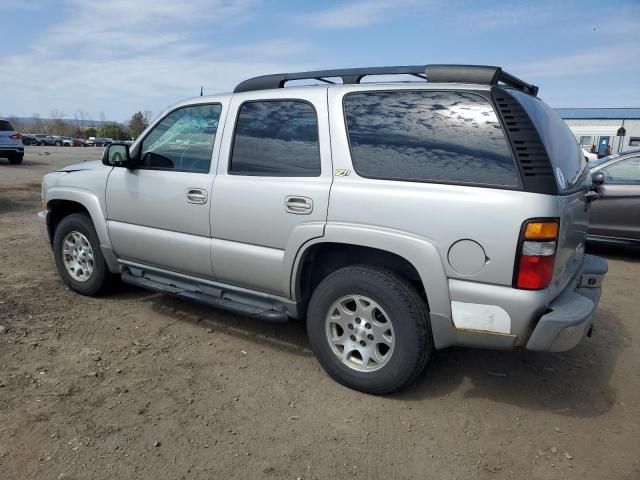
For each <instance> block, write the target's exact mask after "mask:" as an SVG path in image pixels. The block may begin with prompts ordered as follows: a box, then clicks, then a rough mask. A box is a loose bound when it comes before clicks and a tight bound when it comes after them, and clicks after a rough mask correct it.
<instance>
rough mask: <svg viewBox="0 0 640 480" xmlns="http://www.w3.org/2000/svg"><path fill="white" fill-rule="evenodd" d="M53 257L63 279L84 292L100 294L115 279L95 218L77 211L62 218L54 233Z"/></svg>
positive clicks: (70, 286) (73, 288)
mask: <svg viewBox="0 0 640 480" xmlns="http://www.w3.org/2000/svg"><path fill="white" fill-rule="evenodd" d="M53 256H54V258H55V261H56V267H57V268H58V272H59V273H60V276H61V277H62V281H63V282H64V283H65V285H68V286H69V288H71V289H72V290H75V291H76V292H78V293H81V294H82V295H97V294H98V293H100V292H102V291H103V290H104V289H105V288H106V287H107V286H108V284H109V283H110V281H111V274H110V273H109V270H108V267H107V264H106V262H105V260H104V257H103V256H102V250H101V249H100V241H99V240H98V234H97V233H96V230H95V228H94V227H93V223H92V222H91V219H90V218H89V217H88V216H87V215H84V214H82V213H74V214H72V215H69V216H68V217H65V218H63V219H62V221H61V222H60V224H59V225H58V226H57V228H56V231H55V233H54V236H53Z"/></svg>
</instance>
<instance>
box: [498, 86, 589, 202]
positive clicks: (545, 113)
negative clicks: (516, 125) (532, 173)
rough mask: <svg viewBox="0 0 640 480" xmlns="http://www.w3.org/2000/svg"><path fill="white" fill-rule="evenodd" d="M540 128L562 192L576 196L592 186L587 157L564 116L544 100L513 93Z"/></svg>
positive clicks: (512, 91) (541, 136)
mask: <svg viewBox="0 0 640 480" xmlns="http://www.w3.org/2000/svg"><path fill="white" fill-rule="evenodd" d="M509 93H510V94H511V95H513V96H514V97H515V98H517V100H518V101H519V102H520V105H522V108H524V109H525V111H526V112H527V115H529V118H531V121H532V122H533V125H534V126H535V127H536V130H537V131H538V134H539V135H540V138H541V140H542V142H543V143H544V146H545V149H546V150H547V155H549V159H550V160H551V164H552V166H553V171H554V174H555V177H556V183H557V184H558V188H559V189H560V191H561V192H572V191H575V190H578V189H581V188H583V187H584V186H585V185H587V184H588V181H589V180H588V177H589V175H588V168H587V161H586V159H585V158H584V154H583V153H582V150H581V149H580V146H579V145H578V142H577V141H576V138H575V137H574V136H573V133H572V132H571V130H570V129H569V127H568V126H567V124H566V123H565V122H564V120H562V119H561V118H560V116H559V115H558V114H557V113H556V112H554V111H553V109H552V108H551V107H549V105H547V104H546V103H544V102H543V101H542V100H540V99H539V98H536V97H532V96H531V95H527V94H526V93H523V92H520V91H518V90H509Z"/></svg>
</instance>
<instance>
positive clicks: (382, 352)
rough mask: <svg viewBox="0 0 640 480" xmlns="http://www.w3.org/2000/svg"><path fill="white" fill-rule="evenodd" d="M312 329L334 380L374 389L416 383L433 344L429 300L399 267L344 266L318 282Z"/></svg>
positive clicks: (310, 332)
mask: <svg viewBox="0 0 640 480" xmlns="http://www.w3.org/2000/svg"><path fill="white" fill-rule="evenodd" d="M307 332H308V335H309V341H310V343H311V347H312V349H313V351H314V353H315V354H316V357H317V358H318V361H319V362H320V364H321V365H322V367H323V368H324V369H325V370H326V371H327V373H328V374H329V375H330V376H331V377H332V378H333V379H334V380H336V381H338V382H340V383H342V384H343V385H346V386H348V387H350V388H353V389H355V390H359V391H362V392H366V393H372V394H385V393H391V392H394V391H396V390H400V389H402V388H403V387H405V386H407V385H408V384H410V383H411V382H412V381H413V380H414V379H415V378H416V377H417V376H418V375H419V374H420V373H421V372H422V370H423V369H424V367H425V365H426V364H427V361H428V359H429V356H430V354H431V351H432V349H433V341H432V336H431V330H430V327H429V318H428V309H427V305H426V303H425V301H424V300H423V299H422V298H421V297H420V295H419V294H418V292H417V291H416V290H415V288H413V286H412V285H411V284H410V283H409V282H407V281H406V280H405V279H403V278H402V277H400V276H398V275H396V274H395V273H393V272H390V271H387V270H382V269H378V268H373V267H368V266H353V267H347V268H343V269H341V270H338V271H336V272H334V273H332V274H331V275H329V276H328V277H327V278H325V279H324V280H323V281H322V282H321V283H320V284H319V285H318V287H317V288H316V290H315V291H314V292H313V295H312V297H311V301H310V303H309V309H308V313H307Z"/></svg>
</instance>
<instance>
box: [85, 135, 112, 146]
mask: <svg viewBox="0 0 640 480" xmlns="http://www.w3.org/2000/svg"><path fill="white" fill-rule="evenodd" d="M112 143H113V138H102V137H89V139H88V140H87V141H86V143H85V145H86V146H87V147H106V146H107V145H110V144H112Z"/></svg>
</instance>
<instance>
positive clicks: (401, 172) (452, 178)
mask: <svg viewBox="0 0 640 480" xmlns="http://www.w3.org/2000/svg"><path fill="white" fill-rule="evenodd" d="M344 110H345V116H346V122H347V130H348V135H349V142H350V145H351V155H352V160H353V165H354V168H355V170H356V172H358V174H359V175H361V176H363V177H368V178H379V179H388V180H406V181H416V182H438V183H461V184H471V185H486V186H500V187H510V188H517V187H519V186H520V178H519V174H518V170H517V167H516V164H515V162H514V160H513V157H512V155H511V151H510V150H509V147H508V145H507V141H506V138H505V135H504V132H503V130H502V127H501V125H500V122H499V121H498V118H497V116H496V114H495V112H494V110H493V107H492V106H491V104H490V103H489V102H488V101H487V100H485V99H484V98H483V97H481V96H479V95H475V94H472V93H465V92H438V91H405V90H394V91H371V92H357V93H351V94H348V95H346V96H345V99H344Z"/></svg>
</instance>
